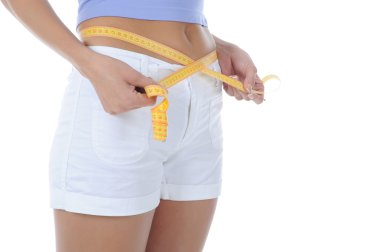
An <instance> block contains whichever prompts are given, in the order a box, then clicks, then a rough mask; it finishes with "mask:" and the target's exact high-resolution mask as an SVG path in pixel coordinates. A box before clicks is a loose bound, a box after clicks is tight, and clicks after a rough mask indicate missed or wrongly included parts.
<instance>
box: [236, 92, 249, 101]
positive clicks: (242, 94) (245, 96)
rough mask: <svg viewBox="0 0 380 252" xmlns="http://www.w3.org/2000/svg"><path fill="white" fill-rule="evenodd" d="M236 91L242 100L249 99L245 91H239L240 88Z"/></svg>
mask: <svg viewBox="0 0 380 252" xmlns="http://www.w3.org/2000/svg"><path fill="white" fill-rule="evenodd" d="M238 92H239V94H240V95H241V96H242V97H243V99H244V100H246V101H249V100H251V99H250V98H249V97H248V94H247V93H244V92H242V91H240V90H238Z"/></svg>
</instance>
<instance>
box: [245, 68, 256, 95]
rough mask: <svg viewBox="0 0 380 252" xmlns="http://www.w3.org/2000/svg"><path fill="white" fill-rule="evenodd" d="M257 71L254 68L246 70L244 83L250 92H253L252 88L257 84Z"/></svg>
mask: <svg viewBox="0 0 380 252" xmlns="http://www.w3.org/2000/svg"><path fill="white" fill-rule="evenodd" d="M255 77H256V71H254V69H253V68H248V69H247V70H246V72H245V76H244V80H243V85H244V88H245V90H246V91H247V92H248V93H251V92H252V88H253V86H254V84H255Z"/></svg>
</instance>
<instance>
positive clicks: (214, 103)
mask: <svg viewBox="0 0 380 252" xmlns="http://www.w3.org/2000/svg"><path fill="white" fill-rule="evenodd" d="M222 108H223V95H222V94H220V95H217V96H215V97H213V98H212V99H211V101H210V107H209V125H208V126H209V134H210V138H211V143H212V145H213V146H214V147H215V148H217V149H223V127H222V114H221V112H222Z"/></svg>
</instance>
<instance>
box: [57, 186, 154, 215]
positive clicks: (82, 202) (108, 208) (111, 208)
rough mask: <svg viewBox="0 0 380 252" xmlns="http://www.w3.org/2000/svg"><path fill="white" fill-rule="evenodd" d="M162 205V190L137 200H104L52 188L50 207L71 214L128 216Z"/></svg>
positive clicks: (136, 198)
mask: <svg viewBox="0 0 380 252" xmlns="http://www.w3.org/2000/svg"><path fill="white" fill-rule="evenodd" d="M159 203H160V190H157V191H155V192H153V193H151V194H148V195H145V196H142V197H135V198H127V199H121V198H103V197H96V196H92V195H85V194H80V193H76V192H69V191H65V190H61V189H56V188H52V189H51V194H50V207H51V208H54V209H63V210H66V211H69V212H75V213H82V214H91V215H101V216H127V215H136V214H141V213H145V212H148V211H150V210H153V209H154V208H156V207H157V206H158V204H159Z"/></svg>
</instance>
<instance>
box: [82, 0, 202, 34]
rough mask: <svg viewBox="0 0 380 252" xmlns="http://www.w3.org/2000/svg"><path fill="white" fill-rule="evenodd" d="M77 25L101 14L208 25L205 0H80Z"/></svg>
mask: <svg viewBox="0 0 380 252" xmlns="http://www.w3.org/2000/svg"><path fill="white" fill-rule="evenodd" d="M78 2H79V6H78V18H77V26H78V25H79V24H80V23H81V22H82V21H84V20H86V19H90V18H94V17H99V16H118V17H128V18H137V19H147V20H166V21H180V22H188V23H197V24H200V25H202V26H205V27H207V26H208V24H207V19H206V18H205V16H204V15H203V0H78Z"/></svg>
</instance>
